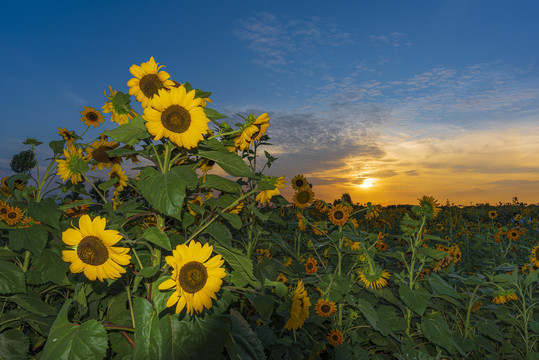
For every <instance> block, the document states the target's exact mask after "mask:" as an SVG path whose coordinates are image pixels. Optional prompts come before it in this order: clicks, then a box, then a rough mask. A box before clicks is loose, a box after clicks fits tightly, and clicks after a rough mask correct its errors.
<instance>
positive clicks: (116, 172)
mask: <svg viewBox="0 0 539 360" xmlns="http://www.w3.org/2000/svg"><path fill="white" fill-rule="evenodd" d="M114 178H117V179H118V182H117V183H116V184H114V187H115V188H116V191H118V192H120V191H122V190H123V189H125V187H126V186H127V180H129V178H128V177H127V175H125V171H123V170H122V166H121V165H120V164H114V165H112V169H111V170H110V172H109V180H112V179H114Z"/></svg>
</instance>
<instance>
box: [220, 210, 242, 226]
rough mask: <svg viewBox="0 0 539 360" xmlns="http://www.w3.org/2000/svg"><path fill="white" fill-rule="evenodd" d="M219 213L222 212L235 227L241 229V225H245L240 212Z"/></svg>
mask: <svg viewBox="0 0 539 360" xmlns="http://www.w3.org/2000/svg"><path fill="white" fill-rule="evenodd" d="M219 214H221V216H222V217H224V218H225V219H226V220H227V221H228V222H229V223H230V225H232V226H233V227H234V229H237V230H239V229H241V226H242V225H243V224H242V222H241V218H240V216H239V215H238V214H232V213H224V212H221V211H219Z"/></svg>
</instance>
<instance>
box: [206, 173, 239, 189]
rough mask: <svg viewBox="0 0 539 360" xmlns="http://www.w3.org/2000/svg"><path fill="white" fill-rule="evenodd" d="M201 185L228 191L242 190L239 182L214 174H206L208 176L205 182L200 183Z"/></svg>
mask: <svg viewBox="0 0 539 360" xmlns="http://www.w3.org/2000/svg"><path fill="white" fill-rule="evenodd" d="M200 187H201V188H202V189H216V190H219V191H224V192H228V193H239V192H241V186H240V185H239V184H238V183H236V182H234V181H232V180H228V179H225V178H224V177H222V176H219V175H213V174H208V175H206V178H205V180H204V182H203V183H202V184H200Z"/></svg>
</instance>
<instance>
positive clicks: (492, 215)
mask: <svg viewBox="0 0 539 360" xmlns="http://www.w3.org/2000/svg"><path fill="white" fill-rule="evenodd" d="M488 217H489V218H491V219H492V220H494V219H496V218H497V217H498V213H497V212H496V210H490V211H489V212H488Z"/></svg>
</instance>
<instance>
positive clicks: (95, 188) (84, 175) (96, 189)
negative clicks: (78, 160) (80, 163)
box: [82, 174, 108, 204]
mask: <svg viewBox="0 0 539 360" xmlns="http://www.w3.org/2000/svg"><path fill="white" fill-rule="evenodd" d="M82 176H83V177H84V179H85V180H86V181H88V182H89V183H90V185H92V187H93V188H94V190H95V191H96V192H97V194H98V195H99V197H100V198H101V200H103V202H104V203H105V204H106V203H107V202H108V201H107V199H106V198H105V195H103V193H102V192H101V191H100V190H99V189H98V188H97V186H95V184H94V183H93V182H91V181H90V179H88V177H87V176H86V174H82Z"/></svg>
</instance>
